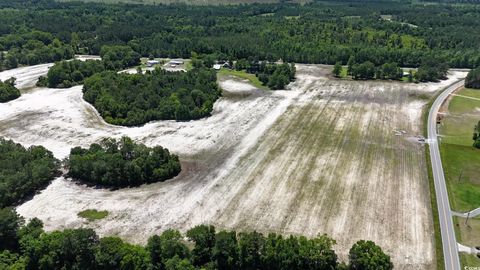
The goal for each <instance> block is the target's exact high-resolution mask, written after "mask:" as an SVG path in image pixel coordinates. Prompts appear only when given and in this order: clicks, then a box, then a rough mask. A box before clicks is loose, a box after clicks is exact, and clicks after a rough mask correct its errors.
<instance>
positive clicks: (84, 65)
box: [37, 60, 105, 88]
mask: <svg viewBox="0 0 480 270" xmlns="http://www.w3.org/2000/svg"><path fill="white" fill-rule="evenodd" d="M102 71H105V65H104V63H103V61H98V60H87V61H81V60H72V61H61V62H57V63H55V65H53V67H51V68H50V69H49V70H48V73H47V76H46V77H43V76H42V77H40V78H39V80H38V82H37V86H48V87H50V88H69V87H72V86H74V85H77V84H82V83H83V80H84V79H85V78H88V77H90V76H92V75H93V74H95V73H99V72H102Z"/></svg>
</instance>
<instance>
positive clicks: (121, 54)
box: [37, 46, 140, 88]
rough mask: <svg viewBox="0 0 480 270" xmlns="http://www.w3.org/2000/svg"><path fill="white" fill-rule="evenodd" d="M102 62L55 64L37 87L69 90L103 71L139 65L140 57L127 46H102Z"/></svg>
mask: <svg viewBox="0 0 480 270" xmlns="http://www.w3.org/2000/svg"><path fill="white" fill-rule="evenodd" d="M100 55H101V57H102V60H86V61H81V60H72V61H66V60H64V61H60V62H56V63H55V65H54V66H53V67H51V68H50V69H49V70H48V73H47V76H46V77H43V76H41V77H40V78H39V80H38V82H37V86H48V87H51V88H69V87H72V86H74V85H78V84H82V83H83V81H84V79H86V78H88V77H90V76H92V75H93V74H96V73H99V72H102V71H105V70H121V69H125V68H127V67H131V66H135V65H138V64H140V55H139V54H138V53H136V52H134V51H133V50H132V48H130V47H128V46H103V47H102V50H101V52H100Z"/></svg>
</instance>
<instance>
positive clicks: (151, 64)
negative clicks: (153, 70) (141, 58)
mask: <svg viewBox="0 0 480 270" xmlns="http://www.w3.org/2000/svg"><path fill="white" fill-rule="evenodd" d="M158 64H160V62H159V61H157V60H148V61H147V67H153V66H154V65H158Z"/></svg>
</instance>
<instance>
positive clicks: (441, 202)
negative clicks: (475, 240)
mask: <svg viewBox="0 0 480 270" xmlns="http://www.w3.org/2000/svg"><path fill="white" fill-rule="evenodd" d="M463 84H464V81H463V80H462V81H459V82H456V83H454V84H452V85H450V86H449V87H447V88H446V89H445V90H444V91H443V92H442V93H441V94H440V95H439V96H438V97H437V99H436V100H435V101H434V103H433V105H432V107H431V108H430V112H429V114H428V144H429V147H430V159H431V162H432V172H433V179H434V182H435V194H436V196H437V207H438V219H439V221H440V232H441V235H442V243H443V256H444V259H445V269H446V270H460V259H459V257H458V245H457V240H456V239H455V230H454V227H453V221H452V212H451V209H450V204H449V200H448V193H447V186H446V183H445V175H444V174H443V167H442V160H441V158H440V150H439V148H438V135H437V113H438V110H439V109H440V106H441V105H442V103H443V102H444V101H445V100H446V99H447V97H448V96H449V95H450V94H451V93H453V92H454V91H455V90H456V89H458V88H459V87H461V86H463Z"/></svg>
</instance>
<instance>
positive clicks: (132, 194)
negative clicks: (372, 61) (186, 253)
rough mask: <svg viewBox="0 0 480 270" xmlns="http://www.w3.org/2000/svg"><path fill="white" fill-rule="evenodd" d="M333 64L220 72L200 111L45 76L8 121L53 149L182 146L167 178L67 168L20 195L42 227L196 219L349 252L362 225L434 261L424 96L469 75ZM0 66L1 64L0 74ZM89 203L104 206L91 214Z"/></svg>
mask: <svg viewBox="0 0 480 270" xmlns="http://www.w3.org/2000/svg"><path fill="white" fill-rule="evenodd" d="M330 69H331V67H324V66H319V65H297V70H298V72H297V73H298V74H297V80H296V82H294V83H292V84H291V85H290V86H289V90H286V91H275V92H271V91H262V90H257V89H255V88H253V87H250V86H248V85H245V84H246V82H245V81H243V80H240V79H233V78H231V77H225V78H221V79H220V84H221V86H222V87H223V88H224V89H225V92H224V97H222V98H221V99H220V100H219V101H217V102H216V103H215V106H214V112H213V115H212V116H211V117H209V118H205V119H202V120H197V121H190V122H173V121H159V122H152V123H149V124H147V125H145V126H142V127H136V128H125V127H116V126H111V125H108V124H106V123H105V122H104V121H103V120H102V119H101V118H100V117H99V116H98V114H97V112H96V111H95V110H94V109H93V108H92V107H91V106H90V105H89V104H87V103H85V102H84V101H83V100H82V97H81V87H73V88H71V89H47V88H38V89H34V90H32V91H30V92H29V93H26V94H24V95H22V97H20V98H19V99H17V100H14V101H11V102H9V103H6V104H0V135H1V136H5V137H7V138H11V139H13V140H15V141H17V142H19V143H22V144H24V145H31V144H42V145H45V146H46V147H47V148H49V149H50V150H52V151H53V152H54V154H55V155H56V156H57V157H59V158H64V157H66V156H67V155H68V153H69V150H70V148H71V147H73V146H76V145H82V146H86V145H88V144H90V143H92V142H94V141H97V140H99V139H100V138H102V137H105V136H115V137H119V136H122V135H129V136H131V137H133V138H134V139H136V140H137V141H142V142H144V143H146V144H147V145H156V144H160V145H162V146H165V147H167V148H169V149H171V150H172V152H174V153H177V154H179V155H180V157H181V158H182V160H183V171H182V173H181V174H180V175H179V176H178V177H176V178H175V179H173V180H170V181H166V182H164V183H157V184H152V185H148V186H141V187H138V188H131V189H122V190H117V191H109V190H103V189H95V188H91V187H86V186H83V185H78V184H77V183H75V182H72V181H71V180H69V179H64V178H62V177H60V178H58V179H56V180H54V181H53V182H52V184H51V185H49V186H48V187H47V188H46V189H45V190H43V191H42V192H41V193H40V194H38V195H36V196H35V197H34V198H33V199H32V200H30V201H28V202H26V203H25V204H23V205H21V206H19V207H18V208H17V210H18V212H19V213H20V214H21V215H23V216H25V217H27V218H31V217H35V216H36V217H39V218H40V219H42V220H43V221H44V223H45V226H46V229H48V230H53V229H62V228H67V227H79V226H86V227H91V228H94V229H95V230H96V231H97V232H98V233H99V234H100V235H119V236H121V237H123V238H125V239H128V240H130V241H133V242H140V243H144V242H145V241H146V239H147V238H148V237H149V236H150V235H151V234H154V233H159V232H161V231H162V230H165V229H167V228H176V229H180V230H186V229H188V228H190V227H192V226H194V225H197V224H200V223H210V224H214V225H216V226H218V227H219V228H229V229H237V230H244V229H248V230H253V229H255V230H258V231H261V232H279V233H286V234H290V233H292V234H304V235H308V236H315V235H317V234H323V233H327V234H329V235H330V236H332V237H333V238H334V239H336V240H337V245H336V250H337V254H339V255H340V256H341V258H342V259H346V254H347V253H348V249H349V248H350V246H351V245H352V244H353V243H354V242H355V241H357V240H359V239H369V240H374V241H375V242H377V243H378V244H379V245H381V246H382V247H383V248H384V249H385V251H386V252H387V253H389V254H391V255H392V258H393V261H394V264H395V265H396V269H435V268H436V267H435V265H434V264H435V254H434V238H433V226H432V217H431V209H430V201H429V200H430V196H429V189H428V178H427V173H426V164H425V161H424V148H423V146H422V145H421V144H420V143H419V142H418V140H417V138H415V136H416V135H419V134H421V131H422V127H421V123H422V120H421V112H422V107H423V106H424V105H425V104H426V102H427V100H426V99H424V98H423V99H422V98H419V97H422V96H425V95H427V96H428V95H431V94H433V93H434V92H435V91H436V90H439V89H441V88H442V87H443V86H445V85H448V84H449V83H452V82H453V81H455V80H456V79H457V78H458V77H462V76H465V75H466V74H465V73H462V72H453V73H452V74H451V75H450V78H451V79H449V80H448V81H444V82H441V83H437V84H434V83H431V84H417V85H416V84H407V83H398V82H352V81H348V80H335V79H329V78H328V74H329V70H330ZM1 76H2V73H0V77H1ZM85 209H97V210H107V211H108V212H109V215H108V217H106V218H105V219H102V220H98V221H93V222H88V221H86V220H84V219H82V218H79V217H78V216H77V213H78V212H80V211H82V210H85Z"/></svg>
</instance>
